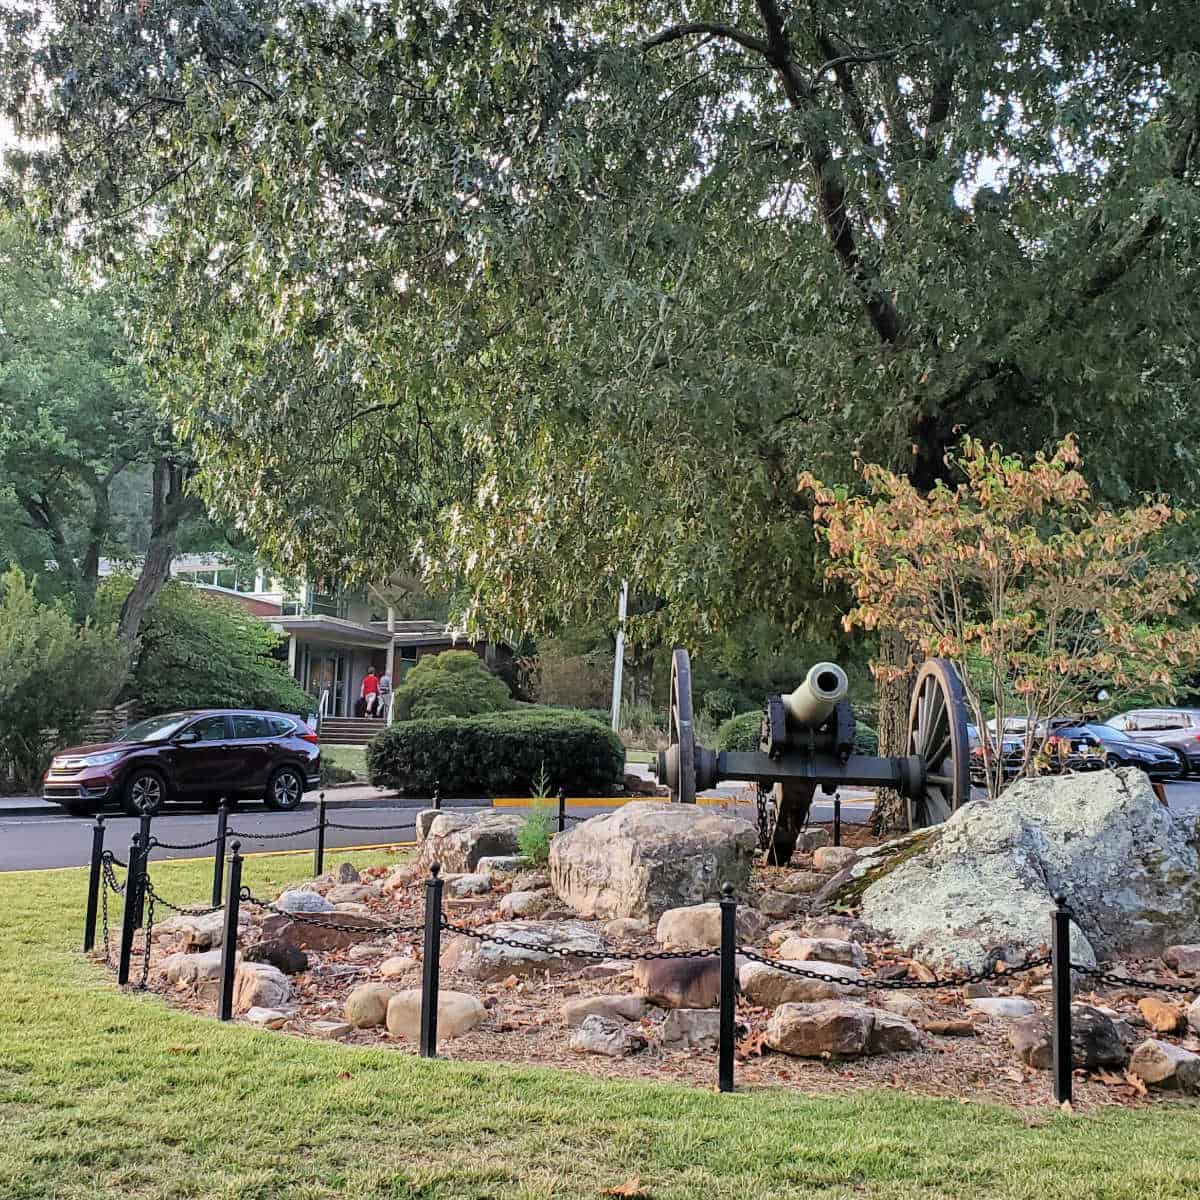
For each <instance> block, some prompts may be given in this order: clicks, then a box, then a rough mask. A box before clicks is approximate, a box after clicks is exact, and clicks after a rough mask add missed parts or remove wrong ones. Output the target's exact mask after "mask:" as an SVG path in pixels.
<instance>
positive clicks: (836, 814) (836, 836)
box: [833, 792, 842, 846]
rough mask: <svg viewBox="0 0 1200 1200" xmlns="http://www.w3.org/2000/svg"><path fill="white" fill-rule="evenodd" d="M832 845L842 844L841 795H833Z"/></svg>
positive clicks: (836, 793) (835, 793)
mask: <svg viewBox="0 0 1200 1200" xmlns="http://www.w3.org/2000/svg"><path fill="white" fill-rule="evenodd" d="M833 844H834V845H835V846H840V845H841V844H842V793H841V792H834V793H833Z"/></svg>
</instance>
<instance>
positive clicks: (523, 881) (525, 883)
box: [512, 871, 550, 892]
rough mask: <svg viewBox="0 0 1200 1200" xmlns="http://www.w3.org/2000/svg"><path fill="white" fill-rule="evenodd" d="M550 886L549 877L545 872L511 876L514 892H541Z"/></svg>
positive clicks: (530, 872) (525, 872)
mask: <svg viewBox="0 0 1200 1200" xmlns="http://www.w3.org/2000/svg"><path fill="white" fill-rule="evenodd" d="M549 886H550V876H549V875H547V874H546V872H545V871H522V872H521V873H520V874H519V875H514V876H513V881H512V890H513V891H514V892H541V891H545V890H546V889H547V888H548V887H549Z"/></svg>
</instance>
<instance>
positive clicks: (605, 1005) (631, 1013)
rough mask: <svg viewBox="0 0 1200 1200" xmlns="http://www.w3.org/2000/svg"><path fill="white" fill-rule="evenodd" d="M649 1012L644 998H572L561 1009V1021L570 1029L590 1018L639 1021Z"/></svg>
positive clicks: (648, 1006)
mask: <svg viewBox="0 0 1200 1200" xmlns="http://www.w3.org/2000/svg"><path fill="white" fill-rule="evenodd" d="M649 1011H650V1005H649V1003H648V1002H647V1001H646V999H645V997H644V996H574V997H572V998H571V999H570V1000H568V1001H567V1002H566V1003H565V1004H564V1005H563V1007H562V1015H563V1019H564V1020H565V1021H566V1023H567V1024H568V1025H569V1026H570V1027H572V1028H574V1027H575V1026H576V1025H582V1024H583V1022H584V1020H585V1019H586V1018H587V1017H592V1016H596V1017H603V1018H604V1019H605V1020H607V1021H640V1020H641V1019H642V1017H644V1016H645V1015H646V1013H647V1012H649Z"/></svg>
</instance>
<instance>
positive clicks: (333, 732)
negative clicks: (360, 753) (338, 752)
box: [321, 717, 387, 746]
mask: <svg viewBox="0 0 1200 1200" xmlns="http://www.w3.org/2000/svg"><path fill="white" fill-rule="evenodd" d="M386 728H387V722H386V721H383V720H378V719H376V718H373V717H325V718H323V719H322V721H321V741H323V742H328V743H329V744H330V745H331V746H365V745H366V744H367V743H368V742H369V741H370V740H371V739H372V738H373V737H374V736H375V735H376V734H377V733H379V732H380V731H381V730H384V729H386Z"/></svg>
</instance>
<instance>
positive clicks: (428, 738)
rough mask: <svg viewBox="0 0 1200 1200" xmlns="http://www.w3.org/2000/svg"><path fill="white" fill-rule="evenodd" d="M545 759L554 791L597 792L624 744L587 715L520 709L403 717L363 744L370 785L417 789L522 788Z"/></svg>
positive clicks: (617, 775)
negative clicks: (476, 714)
mask: <svg viewBox="0 0 1200 1200" xmlns="http://www.w3.org/2000/svg"><path fill="white" fill-rule="evenodd" d="M543 763H544V764H545V769H546V772H547V774H548V776H549V779H550V787H551V790H552V791H556V790H557V789H558V788H560V787H561V788H565V789H566V790H567V791H568V792H574V793H576V794H587V793H592V794H600V795H603V794H605V793H607V792H609V791H610V790H611V789H612V787H613V786H614V785H615V784H617V783H619V782H620V781H621V777H622V775H623V774H624V770H625V749H624V747H623V746H622V745H621V741H620V739H619V738H618V737H617V736H616V734H614V733H613V732H612V731H611V730H609V729H605V728H604V727H603V726H602V725H600V724H599V723H598V722H596V721H593V720H591V719H590V718H589V717H579V716H573V715H563V714H559V713H545V712H533V713H531V712H528V711H526V710H518V711H515V712H505V713H489V714H487V715H485V716H482V717H469V718H466V719H464V720H456V719H454V718H441V719H437V720H426V721H401V722H398V723H397V724H395V725H390V726H389V727H388V728H387V729H385V730H383V731H382V732H381V733H379V734H377V735H376V736H375V737H374V738H373V739H372V741H371V742H370V744H369V745H368V746H367V774H368V776H369V777H370V780H371V782H372V783H373V784H374V785H375V786H376V787H383V788H394V789H396V790H397V791H401V792H407V793H409V794H410V795H419V796H429V795H432V793H433V789H434V788H435V787H437V788H439V789H440V790H441V794H442V795H443V796H499V795H509V796H517V795H528V794H529V793H530V792H532V791H533V789H534V788H535V786H536V785H537V781H538V777H539V772H540V771H541V768H542V765H543Z"/></svg>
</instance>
